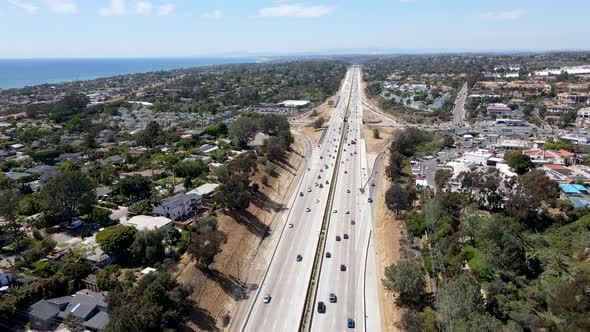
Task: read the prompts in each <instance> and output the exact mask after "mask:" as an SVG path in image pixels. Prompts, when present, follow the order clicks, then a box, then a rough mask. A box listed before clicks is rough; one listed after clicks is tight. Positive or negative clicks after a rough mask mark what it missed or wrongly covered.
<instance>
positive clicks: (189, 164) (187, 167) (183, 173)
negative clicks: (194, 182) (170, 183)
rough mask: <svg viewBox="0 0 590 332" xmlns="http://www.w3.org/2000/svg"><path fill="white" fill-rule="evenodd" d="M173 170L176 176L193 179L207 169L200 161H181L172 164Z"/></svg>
mask: <svg viewBox="0 0 590 332" xmlns="http://www.w3.org/2000/svg"><path fill="white" fill-rule="evenodd" d="M173 170H174V173H175V174H176V176H180V177H183V178H189V179H195V178H198V177H199V176H201V174H203V173H204V172H205V171H206V170H207V165H205V163H203V162H202V161H181V162H179V163H177V164H176V165H174V167H173Z"/></svg>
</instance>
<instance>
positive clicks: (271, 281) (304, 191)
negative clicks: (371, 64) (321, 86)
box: [241, 71, 353, 331]
mask: <svg viewBox="0 0 590 332" xmlns="http://www.w3.org/2000/svg"><path fill="white" fill-rule="evenodd" d="M352 81H353V73H352V72H351V71H349V72H348V73H347V76H346V79H345V82H344V84H343V86H342V89H341V91H340V96H343V98H340V99H339V102H338V104H337V105H336V107H335V109H334V111H333V114H332V117H331V119H330V121H329V125H328V128H327V129H326V134H325V137H324V139H323V141H322V143H321V145H319V146H315V147H314V150H313V152H312V153H311V157H310V159H309V160H308V163H307V165H308V169H307V170H306V172H305V174H304V175H303V180H302V182H301V185H300V188H299V190H298V191H297V192H296V195H297V198H296V199H295V201H294V203H293V206H291V208H290V211H289V216H288V217H287V219H286V222H285V225H284V228H283V229H282V235H281V237H280V239H279V241H278V244H277V248H276V250H275V253H274V255H273V258H272V259H271V262H270V265H269V268H268V270H267V272H266V273H265V276H264V277H263V280H262V284H261V285H260V287H259V288H258V291H257V293H256V295H255V298H254V300H253V301H252V306H251V307H250V309H249V312H248V314H247V317H246V319H245V321H244V323H243V325H242V327H241V330H242V331H297V330H298V328H299V325H300V322H301V319H302V313H303V310H304V305H305V297H306V293H307V289H308V285H309V282H310V278H311V272H312V268H313V259H314V255H315V253H316V250H317V247H318V239H319V235H320V230H321V226H322V221H323V218H324V213H325V210H326V205H327V203H328V193H329V190H330V186H331V185H332V183H331V181H332V175H333V172H334V169H335V164H336V154H337V152H335V151H337V150H338V147H339V146H340V140H341V136H342V130H343V128H344V119H343V117H344V114H345V112H346V108H347V105H348V99H349V98H348V96H349V95H350V89H351V86H352ZM326 181H328V182H326ZM320 184H321V185H322V186H323V188H320ZM297 255H301V260H300V261H298V260H297ZM265 295H268V296H269V297H270V301H269V302H268V303H265V301H264V297H265Z"/></svg>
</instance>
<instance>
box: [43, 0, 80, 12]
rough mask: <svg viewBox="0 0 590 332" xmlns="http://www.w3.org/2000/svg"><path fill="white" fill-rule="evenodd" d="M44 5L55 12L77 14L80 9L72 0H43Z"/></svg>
mask: <svg viewBox="0 0 590 332" xmlns="http://www.w3.org/2000/svg"><path fill="white" fill-rule="evenodd" d="M43 2H44V3H45V5H46V6H47V7H49V10H51V11H52V12H54V13H57V14H78V12H79V11H80V9H79V8H78V4H77V3H76V1H74V0H43Z"/></svg>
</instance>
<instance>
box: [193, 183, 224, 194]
mask: <svg viewBox="0 0 590 332" xmlns="http://www.w3.org/2000/svg"><path fill="white" fill-rule="evenodd" d="M218 187H219V185H218V184H217V183H205V184H204V185H202V186H199V187H197V188H195V189H193V190H191V191H189V192H188V193H187V194H197V195H199V196H201V197H211V195H212V194H213V192H215V190H216V189H217V188H218Z"/></svg>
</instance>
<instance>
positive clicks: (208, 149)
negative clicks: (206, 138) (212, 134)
mask: <svg viewBox="0 0 590 332" xmlns="http://www.w3.org/2000/svg"><path fill="white" fill-rule="evenodd" d="M218 149H219V147H217V146H215V145H211V144H204V145H202V146H201V147H200V148H199V152H200V153H202V154H206V155H212V154H213V152H215V150H218Z"/></svg>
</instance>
